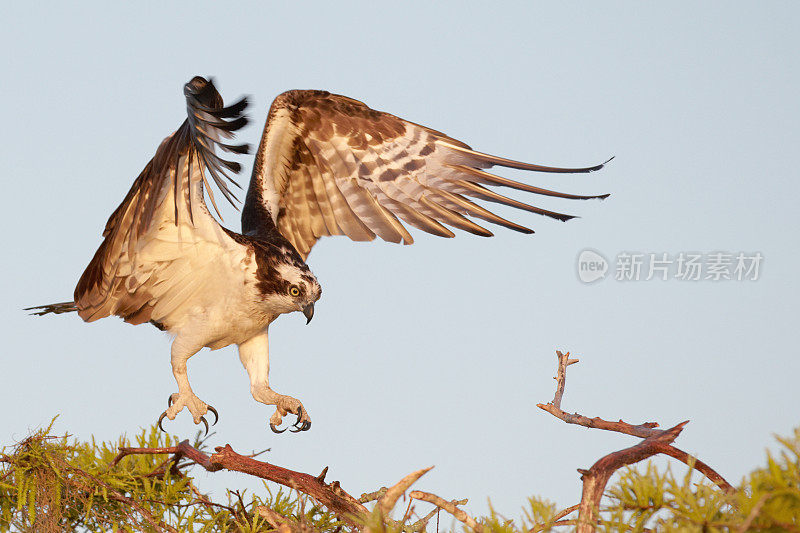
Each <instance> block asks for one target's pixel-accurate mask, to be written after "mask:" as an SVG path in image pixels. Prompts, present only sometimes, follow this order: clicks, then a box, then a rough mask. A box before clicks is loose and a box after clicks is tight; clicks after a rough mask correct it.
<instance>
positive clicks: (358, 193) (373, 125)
mask: <svg viewBox="0 0 800 533" xmlns="http://www.w3.org/2000/svg"><path fill="white" fill-rule="evenodd" d="M606 163H607V161H606ZM604 164H605V163H603V164H600V165H594V166H591V167H579V168H560V167H552V166H543V165H536V164H531V163H524V162H520V161H515V160H512V159H506V158H503V157H498V156H494V155H491V154H485V153H482V152H478V151H475V150H473V149H472V148H470V147H469V146H468V145H466V144H464V143H463V142H461V141H458V140H456V139H453V138H452V137H448V136H447V135H445V134H444V133H441V132H439V131H436V130H433V129H430V128H427V127H425V126H421V125H419V124H415V123H413V122H409V121H406V120H403V119H401V118H399V117H396V116H394V115H391V114H389V113H384V112H380V111H376V110H374V109H371V108H369V107H367V106H366V105H365V104H363V103H362V102H359V101H358V100H353V99H352V98H347V97H344V96H339V95H334V94H330V93H328V92H325V91H287V92H285V93H283V94H281V95H279V96H278V97H277V98H276V99H275V101H274V102H273V103H272V106H271V107H270V111H269V115H268V117H267V123H266V125H265V128H264V134H263V135H262V138H261V143H260V145H259V148H258V152H257V154H256V162H255V165H254V167H253V175H252V178H251V182H250V190H249V192H248V197H247V201H246V203H245V206H244V210H243V212H242V229H243V232H244V233H248V234H249V233H251V232H253V233H256V234H257V233H259V232H264V233H268V232H269V230H270V227H272V225H273V224H274V225H277V227H278V230H279V231H280V232H281V233H282V234H283V235H284V236H285V237H286V238H287V239H288V240H289V241H290V242H291V243H292V244H293V245H294V246H295V248H297V250H298V252H300V253H301V255H303V256H304V257H305V256H307V255H308V253H309V252H310V250H311V248H312V247H313V245H314V243H315V242H316V240H317V239H318V238H320V237H322V236H324V235H337V234H345V235H347V236H348V237H350V238H351V239H353V240H372V239H374V238H375V236H378V237H380V238H381V239H383V240H386V241H389V242H398V243H399V242H402V243H405V244H411V243H412V242H413V238H412V237H411V235H410V234H409V233H408V230H407V229H406V226H405V225H404V224H408V225H410V226H413V227H415V228H417V229H421V230H422V231H425V232H428V233H432V234H434V235H439V236H443V237H452V236H454V233H453V232H452V231H450V230H449V229H448V228H447V227H445V225H447V226H450V227H453V228H456V229H460V230H463V231H467V232H470V233H473V234H476V235H481V236H491V235H492V233H491V232H490V231H489V230H488V229H486V228H484V227H482V226H480V225H479V224H477V223H475V222H474V221H473V220H472V219H479V220H483V221H486V222H488V223H491V224H497V225H500V226H503V227H506V228H510V229H513V230H515V231H519V232H523V233H532V232H533V231H532V230H531V229H529V228H527V227H525V226H522V225H520V224H516V223H514V222H511V221H509V220H506V219H505V218H503V217H500V216H498V215H496V214H494V213H492V212H491V211H489V210H488V209H486V208H484V207H482V206H480V205H478V204H477V203H475V202H473V201H471V200H470V199H469V198H470V197H471V198H476V199H478V200H482V201H488V202H494V203H500V204H503V205H507V206H511V207H515V208H518V209H522V210H525V211H529V212H532V213H537V214H540V215H545V216H548V217H552V218H556V219H559V220H568V219H570V218H573V217H572V216H570V215H565V214H562V213H557V212H554V211H550V210H547V209H542V208H539V207H535V206H532V205H530V204H527V203H524V202H521V201H518V200H514V199H512V198H508V197H506V196H503V195H501V194H499V193H496V192H494V191H492V190H491V189H490V187H506V188H511V189H515V190H519V191H524V192H529V193H534V194H538V195H544V196H552V197H557V198H564V199H571V200H587V199H592V198H598V199H602V198H605V197H607V196H608V195H592V196H586V195H577V194H569V193H562V192H558V191H552V190H549V189H544V188H541V187H535V186H533V185H528V184H526V183H522V182H518V181H514V180H511V179H507V178H504V177H502V176H497V175H495V174H491V173H489V172H486V170H485V169H487V168H491V167H493V166H500V167H507V168H514V169H521V170H529V171H537V172H556V173H585V172H593V171H595V170H599V169H600V168H602V167H603V165H604ZM298 191H300V193H298ZM401 221H402V222H401Z"/></svg>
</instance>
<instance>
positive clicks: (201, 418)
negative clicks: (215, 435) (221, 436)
mask: <svg viewBox="0 0 800 533" xmlns="http://www.w3.org/2000/svg"><path fill="white" fill-rule="evenodd" d="M200 422H202V423H203V425H204V426H205V427H206V435H208V420H206V417H204V416H201V417H200Z"/></svg>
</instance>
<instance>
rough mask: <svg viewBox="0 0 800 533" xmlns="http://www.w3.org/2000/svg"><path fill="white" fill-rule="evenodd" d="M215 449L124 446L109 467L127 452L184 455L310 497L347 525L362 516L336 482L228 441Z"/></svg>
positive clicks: (363, 510)
mask: <svg viewBox="0 0 800 533" xmlns="http://www.w3.org/2000/svg"><path fill="white" fill-rule="evenodd" d="M215 450H216V453H214V454H213V455H211V456H210V457H209V456H208V455H206V454H205V453H203V452H201V451H200V450H198V449H197V448H195V447H194V446H192V445H191V444H189V441H188V440H184V441H182V442H181V443H180V444H178V445H177V446H171V447H167V448H128V447H126V448H120V451H119V453H118V454H117V456H116V457H115V458H114V460H113V461H111V463H110V464H109V467H113V466H114V465H116V464H117V463H119V462H120V461H121V460H122V459H123V458H124V457H126V456H127V455H134V454H162V453H168V454H173V455H174V461H175V463H176V464H177V462H178V461H179V460H180V459H182V458H184V457H185V458H187V459H190V460H191V461H192V462H194V463H197V464H199V465H200V466H202V467H203V468H205V469H206V470H208V471H209V472H217V471H219V470H222V469H225V470H233V471H236V472H243V473H245V474H250V475H252V476H256V477H259V478H261V479H266V480H267V481H273V482H275V483H278V484H280V485H283V486H285V487H289V488H291V489H295V490H297V491H300V492H302V493H303V494H307V495H308V496H311V497H312V498H314V499H315V500H316V501H318V502H319V503H320V504H322V505H324V506H325V507H327V508H328V509H330V510H331V511H333V512H334V513H336V514H337V515H339V516H340V517H341V518H342V520H345V521H346V522H348V523H349V524H351V525H356V523H355V522H354V520H353V517H354V516H362V515H364V514H366V512H367V509H366V507H364V506H363V505H362V504H361V503H360V502H359V501H358V500H356V499H355V498H353V497H352V496H351V495H350V494H348V493H347V492H345V491H344V490H343V489H342V488H341V487H340V486H339V482H338V481H334V482H332V483H328V484H326V483H325V482H324V481H323V479H324V477H323V476H322V475H320V476H317V477H315V476H312V475H310V474H305V473H302V472H295V471H294V470H289V469H288V468H283V467H280V466H276V465H273V464H270V463H267V462H264V461H258V460H256V459H253V458H252V457H248V456H246V455H240V454H238V453H236V452H235V451H233V448H231V446H230V445H229V444H227V445H225V446H223V447H218V448H216V449H215Z"/></svg>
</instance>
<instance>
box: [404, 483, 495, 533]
mask: <svg viewBox="0 0 800 533" xmlns="http://www.w3.org/2000/svg"><path fill="white" fill-rule="evenodd" d="M408 497H409V498H412V499H414V500H422V501H425V502H428V503H432V504H433V505H435V506H436V507H439V508H440V509H443V510H445V511H447V512H448V513H450V514H451V515H453V516H454V517H455V518H456V520H459V521H460V522H462V523H464V524H465V525H466V526H467V527H469V528H471V529H472V530H474V531H477V532H478V533H483V526H482V525H481V524H479V523H478V522H476V521H475V519H474V518H472V517H471V516H469V515H468V514H467V513H465V512H464V511H462V510H461V509H459V508H458V507H456V506H455V505H454V504H453V503H451V502H448V501H447V500H445V499H444V498H440V497H439V496H437V495H435V494H431V493H430V492H422V491H421V490H413V491H411V492H410V493H409V494H408Z"/></svg>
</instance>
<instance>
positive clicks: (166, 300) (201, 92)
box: [75, 77, 247, 324]
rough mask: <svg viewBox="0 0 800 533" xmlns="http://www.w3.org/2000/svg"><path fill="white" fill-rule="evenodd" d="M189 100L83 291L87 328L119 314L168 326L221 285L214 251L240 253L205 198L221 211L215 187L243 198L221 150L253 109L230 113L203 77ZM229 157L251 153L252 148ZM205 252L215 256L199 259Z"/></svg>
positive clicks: (110, 232)
mask: <svg viewBox="0 0 800 533" xmlns="http://www.w3.org/2000/svg"><path fill="white" fill-rule="evenodd" d="M184 96H185V97H186V107H187V115H188V116H187V119H186V120H185V121H184V122H183V124H182V125H181V126H180V127H179V128H178V129H177V130H176V131H175V132H174V133H173V134H172V135H170V136H169V137H167V138H166V139H164V141H163V142H162V143H161V144H160V146H159V147H158V149H157V150H156V153H155V155H154V156H153V159H151V160H150V162H148V164H147V165H146V166H145V168H144V170H143V171H142V173H141V174H139V176H138V177H137V178H136V180H135V181H134V183H133V186H132V187H131V189H130V191H129V192H128V194H127V195H126V196H125V199H124V200H123V201H122V203H121V204H120V206H119V207H118V208H117V209H116V210H115V211H114V212H113V213H112V214H111V217H110V218H109V219H108V222H107V223H106V226H105V229H104V231H103V237H104V240H103V242H102V243H101V244H100V247H99V248H98V250H97V252H96V253H95V255H94V257H93V259H92V261H91V262H90V263H89V266H88V267H87V268H86V270H85V271H84V273H83V275H82V276H81V279H80V281H79V282H78V285H77V287H76V288H75V302H76V306H77V308H78V313H79V314H80V316H81V317H82V318H83V319H84V320H86V321H92V320H96V319H98V318H102V317H105V316H108V315H112V314H113V315H118V316H121V317H122V318H124V319H125V320H126V321H128V322H131V323H134V324H139V323H142V322H146V321H148V320H160V319H161V318H162V316H161V315H160V313H162V312H168V311H171V310H174V309H175V308H176V307H177V306H179V305H181V303H182V302H185V300H186V299H187V298H189V297H191V296H192V295H193V294H196V293H197V292H198V290H199V289H198V287H200V286H202V284H203V283H204V282H205V281H207V280H208V279H209V276H211V277H213V276H212V275H210V274H208V273H206V274H205V275H206V277H205V278H204V277H203V276H204V274H203V272H204V269H206V270H207V269H208V268H209V265H213V264H214V262H215V261H216V259H217V258H216V257H215V255H214V253H213V250H221V249H223V248H225V247H231V246H234V245H235V243H234V242H233V240H232V239H231V238H230V237H228V236H227V235H226V234H225V232H224V231H223V229H222V228H221V226H219V224H218V223H217V222H216V221H215V220H214V218H213V217H212V216H211V215H210V213H209V212H208V209H207V207H206V204H205V201H204V191H207V192H208V193H209V198H210V199H211V202H212V204H213V205H214V208H215V209H216V202H215V200H214V197H213V191H212V189H211V187H210V186H209V183H210V182H211V181H212V180H213V181H214V183H215V184H216V185H217V187H218V188H219V189H220V191H222V194H223V195H224V196H225V198H226V199H228V200H229V201H232V200H233V199H234V198H235V197H234V196H233V193H232V192H231V191H230V189H229V188H228V186H227V182H231V183H234V184H235V182H234V181H233V180H232V179H231V178H230V177H229V175H228V173H230V172H238V171H239V169H240V167H239V164H238V163H236V162H233V161H227V160H225V159H222V158H220V157H219V156H218V155H217V154H216V152H215V147H217V146H220V145H221V144H220V143H219V139H220V138H231V137H232V136H233V132H235V131H236V130H238V129H239V128H241V127H242V126H244V125H245V124H246V122H247V119H246V118H245V117H243V116H242V115H241V113H242V111H243V110H244V109H245V107H246V106H247V101H246V99H242V100H240V101H239V102H237V103H235V104H233V105H232V106H229V107H227V108H226V107H223V102H222V97H221V96H220V95H219V93H218V92H217V90H216V88H215V87H214V85H213V82H211V81H207V80H205V79H203V78H200V77H195V78H193V79H192V80H191V81H190V82H189V83H187V84H186V85H185V86H184ZM223 149H225V150H226V151H229V152H233V153H243V152H246V151H247V146H246V145H230V144H228V145H224V146H223ZM206 172H208V175H206ZM200 246H207V247H209V248H208V250H211V251H207V253H206V254H204V255H198V254H197V249H198V247H200ZM176 269H177V270H176ZM178 273H180V275H178ZM186 276H193V277H192V279H187V277H186ZM165 309H166V310H167V311H164V310H165ZM154 313H155V314H154Z"/></svg>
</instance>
